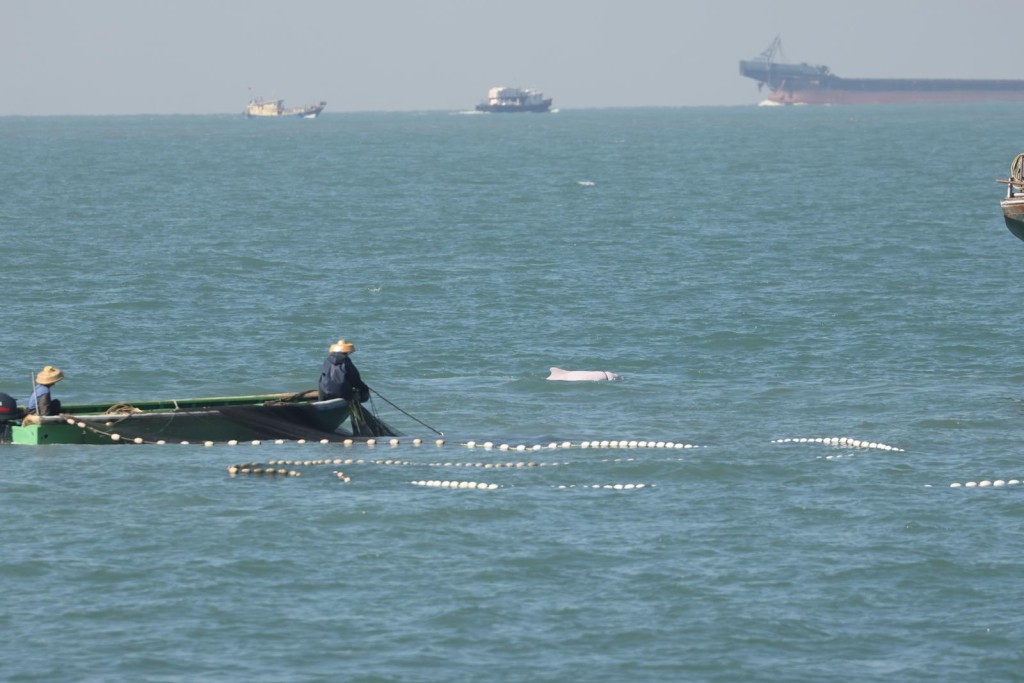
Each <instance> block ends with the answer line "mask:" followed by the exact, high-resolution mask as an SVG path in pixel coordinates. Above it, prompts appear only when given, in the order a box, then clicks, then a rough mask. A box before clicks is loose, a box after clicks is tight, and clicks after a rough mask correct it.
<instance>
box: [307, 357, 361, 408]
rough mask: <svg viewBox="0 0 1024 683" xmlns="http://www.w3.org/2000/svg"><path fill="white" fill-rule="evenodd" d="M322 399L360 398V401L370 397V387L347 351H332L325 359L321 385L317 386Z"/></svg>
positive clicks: (347, 399) (348, 399)
mask: <svg viewBox="0 0 1024 683" xmlns="http://www.w3.org/2000/svg"><path fill="white" fill-rule="evenodd" d="M317 388H318V389H319V393H320V400H321V401H326V400H327V399H330V398H343V399H345V400H346V401H351V400H352V399H354V398H358V399H359V401H360V402H363V401H366V400H368V399H369V398H370V387H368V386H366V384H364V383H363V379H362V378H361V377H360V376H359V371H358V370H356V366H355V365H354V364H353V363H352V359H351V358H349V357H348V354H347V353H330V354H328V355H327V358H326V359H325V360H324V369H323V372H321V373H320V385H319V386H318V387H317Z"/></svg>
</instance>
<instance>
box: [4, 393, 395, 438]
mask: <svg viewBox="0 0 1024 683" xmlns="http://www.w3.org/2000/svg"><path fill="white" fill-rule="evenodd" d="M27 421H28V422H30V423H29V424H21V425H12V426H10V427H9V429H8V432H9V436H8V438H9V440H10V442H11V443H14V444H23V445H42V444H111V443H159V442H164V443H183V442H187V443H204V442H230V441H239V442H243V441H257V440H269V439H286V440H299V439H307V440H322V439H326V440H328V441H341V440H344V439H347V438H367V437H370V436H384V435H393V434H394V432H393V431H391V429H390V428H389V427H387V425H385V424H384V423H383V422H381V421H380V420H378V419H377V418H376V417H375V416H373V415H372V414H371V413H369V412H368V411H366V410H364V409H363V408H362V407H361V406H360V405H359V404H358V403H350V402H348V401H345V400H342V399H333V400H329V401H317V400H315V392H307V393H306V394H270V395H266V396H245V397H234V398H232V397H227V398H214V399H189V400H186V401H169V402H168V401H163V402H161V401H154V402H143V403H138V404H133V405H130V406H129V405H127V404H119V405H106V404H81V405H67V406H64V407H63V408H62V414H61V415H60V416H47V417H35V416H33V417H30V418H29V420H27ZM346 424H347V429H346V428H345V425H346Z"/></svg>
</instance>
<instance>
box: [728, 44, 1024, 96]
mask: <svg viewBox="0 0 1024 683" xmlns="http://www.w3.org/2000/svg"><path fill="white" fill-rule="evenodd" d="M781 51H782V42H781V40H780V39H779V38H778V37H776V38H775V40H774V41H773V42H772V44H771V45H770V46H769V47H768V49H767V50H765V51H764V52H762V53H761V55H760V56H759V57H758V58H756V59H752V60H746V61H741V62H740V75H742V76H746V77H747V78H752V79H754V80H755V81H757V82H758V83H757V87H758V88H759V89H760V88H762V87H764V86H766V85H767V86H768V89H769V90H770V93H771V94H770V95H769V96H768V98H767V100H765V102H763V103H762V104H917V103H956V102H998V101H1019V100H1024V81H1021V80H975V79H955V78H840V77H839V76H836V75H835V74H833V73H831V72H830V71H829V68H828V67H827V66H818V65H813V64H806V63H805V64H781V63H779V62H776V61H775V57H776V55H778V54H779V53H781Z"/></svg>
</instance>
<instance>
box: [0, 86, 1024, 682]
mask: <svg viewBox="0 0 1024 683" xmlns="http://www.w3.org/2000/svg"><path fill="white" fill-rule="evenodd" d="M1020 116H1021V112H1020V108H1019V106H1018V105H1016V104H971V105H916V106H871V107H869V106H864V107H840V106H833V107H774V108H767V107H763V108H762V107H756V106H744V107H693V108H622V109H581V110H575V109H571V108H566V109H562V110H560V111H557V112H552V113H549V114H543V115H540V114H523V115H487V114H472V113H469V112H448V111H428V112H361V113H346V112H340V111H335V112H331V111H330V110H328V111H327V112H325V113H324V114H323V115H322V116H321V117H320V118H319V119H316V120H302V119H281V120H246V119H244V118H243V117H241V116H240V115H237V114H232V115H227V114H225V115H202V116H200V115H179V116H97V117H63V116H48V117H2V118H0V158H2V160H3V163H2V164H0V188H2V191H0V276H2V285H0V289H2V293H0V298H2V300H3V305H2V310H3V316H2V322H0V391H3V392H5V393H8V394H10V395H12V396H14V397H15V398H17V399H18V401H19V403H20V404H21V405H24V402H25V401H26V400H27V397H28V395H29V393H30V392H31V387H32V378H33V376H34V374H35V373H36V372H38V371H39V370H40V369H41V368H42V367H43V366H44V365H54V366H57V367H59V368H61V369H62V370H63V372H64V374H65V376H66V379H65V380H64V381H62V382H60V383H59V384H57V385H56V386H55V387H54V395H55V397H56V398H59V399H61V400H62V401H63V402H64V403H75V402H79V403H82V402H98V401H111V402H127V403H131V402H132V401H142V400H149V399H180V398H193V397H207V396H232V395H243V394H245V395H247V394H259V393H269V392H291V391H296V392H297V391H303V390H306V389H312V388H314V387H315V386H316V382H317V378H318V376H319V373H320V366H321V362H322V360H323V358H324V356H325V355H326V353H327V349H328V346H329V345H331V344H332V343H334V342H336V341H337V340H339V339H346V340H348V341H350V342H352V343H354V344H355V346H356V351H355V352H354V353H353V356H352V358H353V360H354V361H355V364H356V365H357V367H358V368H359V370H360V371H361V373H362V375H363V378H364V379H365V380H366V382H367V383H368V384H369V385H370V386H371V387H372V388H373V389H374V395H373V400H372V403H371V405H372V407H373V408H374V409H375V410H376V411H377V412H378V414H379V415H380V416H381V417H382V418H383V419H384V420H385V421H387V422H388V423H389V424H391V425H392V426H394V427H396V428H397V429H398V430H399V431H400V432H401V436H400V437H397V439H396V440H395V441H391V440H387V441H385V440H384V439H381V440H380V442H378V443H377V444H375V445H369V444H366V443H354V444H350V445H345V444H342V443H330V444H321V443H313V442H310V443H299V442H282V443H276V442H275V443H271V442H264V443H258V444H256V443H248V442H245V443H242V444H237V445H231V444H226V443H221V444H213V445H206V444H199V443H195V444H189V445H186V444H180V443H169V444H164V445H156V444H144V445H135V444H118V445H110V446H73V445H52V446H44V447H32V446H16V445H3V446H0V549H2V550H0V592H2V595H3V599H2V608H0V632H2V633H3V637H2V638H0V680H3V681H12V682H14V681H17V682H27V681H46V682H50V681H88V682H93V681H96V682H108V681H151V682H162V683H183V682H190V681H224V682H246V683H249V682H251V683H259V682H278V681H289V682H307V681H351V682H359V683H386V682H396V683H397V682H409V683H420V682H422V683H433V682H477V681H480V682H488V683H527V682H529V683H534V682H576V681H580V682H588V683H604V682H608V683H613V682H614V683H620V682H621V683H646V682H651V683H655V682H657V683H660V682H669V681H672V682H674V681H714V682H729V683H731V682H736V683H740V682H743V683H748V682H761V681H764V682H778V681H787V682H807V683H821V682H832V681H835V682H848V681H886V682H890V681H969V680H974V681H1021V680H1024V611H1022V610H1021V608H1020V606H1018V605H1017V603H1016V600H1017V599H1018V598H1020V597H1021V596H1020V595H1019V594H1018V592H1017V591H1018V590H1021V589H1022V587H1024V579H1022V577H1024V573H1022V566H1024V559H1022V558H1024V554H1022V548H1024V484H1020V483H1019V482H1020V481H1021V480H1022V479H1024V357H1022V348H1024V278H1022V273H1024V242H1021V241H1020V240H1018V239H1016V238H1015V237H1013V236H1012V235H1011V234H1010V232H1009V231H1008V230H1007V229H1006V227H1005V226H1004V224H1003V220H1002V215H1001V212H1000V209H999V200H1000V198H1001V197H1002V196H1003V195H1004V194H1005V185H1000V184H998V183H996V182H994V181H995V180H996V179H997V178H1005V177H1007V175H1008V173H1009V167H1010V162H1011V161H1012V159H1013V158H1014V156H1015V155H1016V154H1018V153H1019V152H1022V151H1024V140H1022V136H1021V134H1020ZM552 367H557V368H562V369H566V370H582V371H608V372H613V373H616V374H618V375H620V379H618V380H617V381H607V382H567V381H549V380H548V379H547V377H548V375H549V373H550V370H551V368H552ZM257 463H259V464H262V465H268V464H270V463H287V464H283V465H282V464H278V465H277V466H278V467H282V468H287V469H288V470H290V471H295V472H297V473H299V474H300V475H301V476H277V475H274V476H268V475H255V474H247V475H243V474H236V475H235V476H232V475H231V474H230V473H229V472H228V468H229V467H230V466H232V465H239V464H250V465H252V466H253V468H255V467H256V464H257ZM346 480H347V481H346Z"/></svg>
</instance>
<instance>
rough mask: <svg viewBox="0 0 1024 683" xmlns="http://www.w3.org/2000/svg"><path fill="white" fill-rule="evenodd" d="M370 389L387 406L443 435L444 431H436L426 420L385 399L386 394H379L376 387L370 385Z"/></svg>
mask: <svg viewBox="0 0 1024 683" xmlns="http://www.w3.org/2000/svg"><path fill="white" fill-rule="evenodd" d="M370 391H372V392H373V393H375V394H377V395H378V396H380V399H381V400H382V401H384V402H385V403H387V404H388V405H389V406H391V407H392V408H394V409H395V410H397V411H398V412H400V413H402V414H403V415H405V416H406V417H408V418H410V419H412V420H416V421H417V422H419V423H420V424H421V425H423V426H424V427H426V428H427V429H429V430H430V431H432V432H434V433H435V434H437V435H438V436H444V432H439V431H437V430H436V429H434V428H433V427H431V426H430V425H428V424H427V423H426V422H424V421H423V420H421V419H419V418H418V417H416V416H415V415H410V414H409V413H407V412H405V411H404V410H402V409H401V408H399V407H398V406H396V405H395V404H394V403H392V402H391V401H389V400H388V399H387V397H386V396H384V395H383V394H381V393H380V392H379V391H377V390H376V389H374V388H373V387H370Z"/></svg>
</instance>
